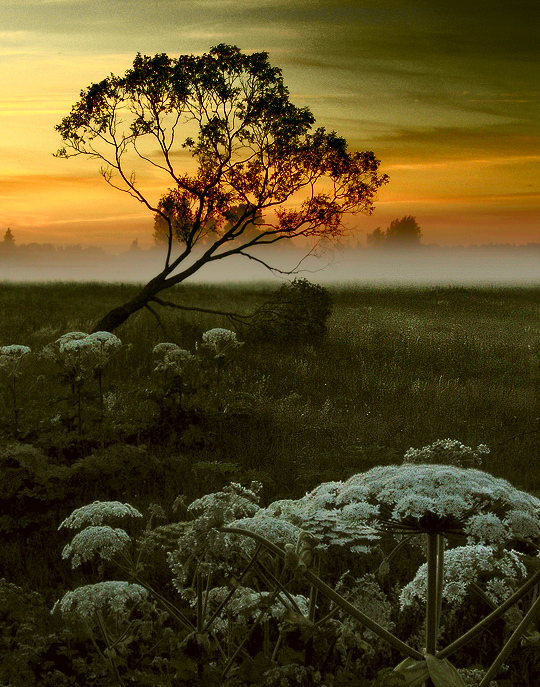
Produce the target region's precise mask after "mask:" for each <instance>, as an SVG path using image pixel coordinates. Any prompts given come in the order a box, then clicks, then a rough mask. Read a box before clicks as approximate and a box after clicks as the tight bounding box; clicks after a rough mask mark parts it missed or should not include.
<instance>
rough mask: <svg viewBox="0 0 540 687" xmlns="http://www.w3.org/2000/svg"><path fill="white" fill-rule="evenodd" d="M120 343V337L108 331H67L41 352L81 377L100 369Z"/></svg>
mask: <svg viewBox="0 0 540 687" xmlns="http://www.w3.org/2000/svg"><path fill="white" fill-rule="evenodd" d="M121 345H122V342H121V341H120V339H119V338H118V337H117V336H115V335H114V334H111V333H110V332H94V333H93V334H86V333H85V332H68V333H67V334H63V335H62V336H61V337H60V338H58V339H57V340H56V341H55V342H54V344H52V345H50V346H46V347H45V349H44V351H43V354H44V355H45V356H46V357H50V358H53V359H55V360H56V361H57V362H58V363H59V364H60V365H61V366H62V367H63V368H64V369H68V370H70V371H71V373H72V374H75V375H77V376H79V377H81V378H82V377H84V375H85V374H86V373H88V372H95V371H100V370H102V369H103V368H104V367H105V365H106V364H107V363H108V362H109V359H110V357H111V354H112V353H113V352H114V351H115V350H116V349H118V348H120V346H121Z"/></svg>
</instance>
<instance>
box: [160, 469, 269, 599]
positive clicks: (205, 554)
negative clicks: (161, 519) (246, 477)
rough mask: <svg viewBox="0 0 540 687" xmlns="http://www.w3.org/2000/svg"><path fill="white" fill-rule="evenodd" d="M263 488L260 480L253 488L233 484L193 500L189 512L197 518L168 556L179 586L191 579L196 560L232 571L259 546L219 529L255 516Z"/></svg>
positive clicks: (201, 563)
mask: <svg viewBox="0 0 540 687" xmlns="http://www.w3.org/2000/svg"><path fill="white" fill-rule="evenodd" d="M260 488H261V485H260V483H258V482H254V483H252V485H251V487H250V488H249V489H248V488H246V487H243V486H241V485H240V484H236V483H232V484H230V485H228V486H226V487H224V488H223V490H222V491H218V492H216V493H214V494H207V495H206V496H203V497H202V498H200V499H197V500H195V501H193V503H192V504H191V505H190V506H189V508H188V513H189V514H190V515H193V516H194V519H193V520H192V521H190V522H189V523H188V524H187V525H186V528H185V530H184V532H183V534H182V535H181V536H180V537H179V538H178V543H177V546H176V548H175V550H174V551H172V552H171V553H170V554H169V557H168V558H169V566H170V568H171V570H172V572H173V574H174V575H175V580H174V584H175V586H176V587H177V589H183V586H184V584H185V583H186V581H187V580H188V579H189V566H190V565H191V563H192V562H196V563H197V564H199V565H200V566H203V567H204V566H207V567H212V568H213V569H215V570H223V571H227V572H230V571H231V570H235V569H236V567H237V565H238V563H239V562H240V561H243V560H244V558H245V555H246V554H247V555H250V554H251V553H253V551H254V549H255V545H254V543H253V541H252V540H248V541H246V538H245V537H242V538H240V537H239V536H237V535H234V534H227V533H226V532H220V531H219V528H220V527H221V526H223V525H228V524H233V523H234V521H236V520H238V519H242V518H251V517H252V516H253V515H255V513H256V512H258V510H259V506H258V505H257V501H258V492H259V491H260ZM156 529H160V528H156Z"/></svg>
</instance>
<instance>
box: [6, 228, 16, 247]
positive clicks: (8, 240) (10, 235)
mask: <svg viewBox="0 0 540 687" xmlns="http://www.w3.org/2000/svg"><path fill="white" fill-rule="evenodd" d="M9 246H15V237H14V236H13V232H12V231H11V229H10V228H9V227H8V228H7V230H6V233H5V234H4V247H6V248H7V247H9Z"/></svg>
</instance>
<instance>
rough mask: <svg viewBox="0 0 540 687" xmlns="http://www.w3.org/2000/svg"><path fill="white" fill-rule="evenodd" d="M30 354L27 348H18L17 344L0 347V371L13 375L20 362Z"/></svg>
mask: <svg viewBox="0 0 540 687" xmlns="http://www.w3.org/2000/svg"><path fill="white" fill-rule="evenodd" d="M31 352H32V351H31V349H30V348H29V347H28V346H20V345H19V344H11V345H10V346H1V347H0V370H4V371H5V372H7V373H8V374H15V373H16V372H17V368H18V366H19V363H20V361H21V360H22V359H23V358H24V357H25V356H27V355H28V354H29V353H31Z"/></svg>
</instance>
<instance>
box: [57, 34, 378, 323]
mask: <svg viewBox="0 0 540 687" xmlns="http://www.w3.org/2000/svg"><path fill="white" fill-rule="evenodd" d="M314 122H315V120H314V117H313V115H312V114H311V112H310V111H309V110H308V109H307V108H299V107H295V106H294V105H293V104H292V103H290V102H289V92H288V90H287V88H286V87H285V86H284V84H283V78H282V74H281V70H280V69H278V68H276V67H272V66H271V65H270V63H269V61H268V55H267V53H264V52H259V53H253V54H251V55H246V54H243V53H242V52H241V51H240V50H239V49H238V48H236V47H234V46H227V45H218V46H217V47H215V48H212V49H211V50H210V52H209V53H206V54H204V55H200V56H195V55H182V56H180V57H178V58H170V57H168V56H167V55H164V54H158V55H155V56H154V57H148V56H142V55H140V54H138V55H137V56H136V58H135V60H134V62H133V68H132V69H130V70H128V71H127V72H126V74H125V75H124V76H115V75H111V76H109V77H107V78H106V79H104V80H103V81H101V82H100V83H97V84H92V85H91V86H89V87H88V88H87V89H86V90H84V91H82V92H81V97H80V100H79V101H78V102H77V103H76V104H75V105H74V106H73V108H72V110H71V113H70V114H69V115H68V116H67V117H65V118H64V119H63V120H62V122H61V123H60V124H59V125H58V126H57V127H56V130H57V131H58V132H59V133H60V135H61V137H62V139H63V141H64V144H65V147H64V148H61V149H60V150H59V151H58V153H57V155H59V156H60V157H66V158H67V157H70V156H72V155H81V154H82V155H87V156H89V157H91V158H94V159H96V158H97V159H100V160H101V162H102V163H103V167H102V169H101V173H102V175H103V177H104V179H105V180H106V181H107V182H108V183H109V184H111V185H112V186H114V187H115V188H118V189H120V190H122V191H124V192H126V193H128V194H129V195H131V196H132V197H133V198H135V199H136V200H138V201H139V202H141V203H142V204H143V205H145V206H146V207H147V208H148V209H149V210H150V211H151V212H153V213H154V215H157V216H158V217H159V218H160V222H162V223H164V226H165V229H166V250H165V253H166V254H165V258H164V265H163V269H162V270H161V272H160V273H159V274H157V275H156V276H155V277H154V278H153V279H151V280H150V281H149V282H148V284H146V285H145V286H144V287H143V288H142V290H141V291H140V292H139V293H138V294H137V295H136V296H135V297H134V298H132V299H131V300H130V301H128V302H127V303H124V304H123V305H121V306H119V307H117V308H114V309H113V310H111V311H110V312H109V313H107V314H106V315H105V316H104V317H103V318H102V319H101V320H100V321H99V322H98V323H97V324H96V327H95V328H96V330H97V329H101V330H106V331H112V330H114V329H115V328H116V327H118V326H119V325H121V324H122V323H123V322H124V321H125V320H126V319H127V318H128V317H129V316H130V315H131V314H132V313H134V312H137V311H138V310H140V309H141V308H143V307H145V306H147V307H150V304H151V303H152V302H155V303H159V302H160V299H158V298H157V294H159V293H160V292H161V291H162V290H164V289H168V288H170V287H171V286H174V285H175V284H179V283H181V282H183V281H184V280H185V279H187V278H188V277H190V276H191V275H193V274H194V273H195V272H197V271H198V270H199V269H201V267H203V266H204V265H208V264H211V263H212V262H214V261H216V260H221V259H223V258H227V257H229V256H231V255H243V256H245V257H246V258H247V259H250V260H255V261H257V262H259V263H261V264H263V265H265V266H266V267H268V268H269V269H276V268H275V267H272V266H271V265H268V264H267V262H265V261H264V260H263V259H261V258H260V257H259V256H258V255H255V253H256V252H257V249H258V248H259V247H263V246H270V245H273V244H275V243H276V242H278V241H281V240H283V239H291V238H294V237H299V236H302V237H316V238H317V237H323V236H329V237H339V236H340V235H341V234H342V232H343V227H342V221H341V220H342V218H343V215H344V214H345V213H358V212H367V213H371V212H372V209H373V200H374V197H375V194H376V192H377V190H378V189H379V188H380V186H381V185H382V184H384V183H386V181H387V177H386V175H379V174H378V168H379V160H377V159H376V158H375V156H374V154H373V153H372V152H360V153H359V152H349V151H348V149H347V144H346V141H345V140H344V139H343V138H340V137H339V136H337V135H336V134H335V133H333V132H332V133H328V132H327V131H325V129H322V128H319V129H315V130H313V125H314ZM190 157H191V158H192V160H193V161H194V162H195V165H193V164H190V160H189V158H190ZM135 162H136V163H141V164H143V165H147V166H148V167H149V169H150V170H151V171H152V174H153V175H155V174H156V172H158V173H162V174H163V176H164V178H165V179H168V184H171V182H172V186H171V188H170V189H169V190H168V191H167V192H166V193H165V194H164V195H163V196H162V197H161V199H159V200H153V199H152V197H151V195H150V194H149V193H148V192H147V191H146V190H144V186H143V185H141V184H140V183H139V176H138V175H136V174H135V170H134V168H133V165H134V164H135ZM178 163H183V164H184V165H185V167H184V170H183V171H180V170H178V169H177V164H178ZM194 167H195V168H196V169H194ZM164 185H165V184H164ZM263 218H264V219H263ZM254 225H256V230H254ZM159 231H160V232H161V231H162V230H161V229H160V230H159ZM175 241H178V242H179V244H180V250H179V254H178V255H176V254H175V255H173V251H172V249H173V242H175ZM196 246H197V247H198V250H197V251H194V249H195V247H196ZM278 271H279V270H278ZM178 307H180V306H178Z"/></svg>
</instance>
